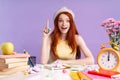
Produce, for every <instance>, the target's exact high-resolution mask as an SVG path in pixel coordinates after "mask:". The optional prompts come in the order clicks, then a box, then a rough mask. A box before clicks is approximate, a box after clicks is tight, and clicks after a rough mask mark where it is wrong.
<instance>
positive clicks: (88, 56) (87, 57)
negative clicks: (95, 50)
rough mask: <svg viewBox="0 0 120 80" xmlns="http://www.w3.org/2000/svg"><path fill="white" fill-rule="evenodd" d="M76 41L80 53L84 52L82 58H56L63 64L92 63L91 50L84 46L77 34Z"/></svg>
mask: <svg viewBox="0 0 120 80" xmlns="http://www.w3.org/2000/svg"><path fill="white" fill-rule="evenodd" d="M76 41H77V44H78V46H80V50H81V51H82V52H81V53H83V54H84V58H81V59H77V60H58V61H60V62H61V63H63V64H64V63H65V64H94V58H93V55H92V53H91V51H90V50H89V49H88V47H87V46H86V44H85V42H84V40H83V38H82V37H81V36H79V35H76Z"/></svg>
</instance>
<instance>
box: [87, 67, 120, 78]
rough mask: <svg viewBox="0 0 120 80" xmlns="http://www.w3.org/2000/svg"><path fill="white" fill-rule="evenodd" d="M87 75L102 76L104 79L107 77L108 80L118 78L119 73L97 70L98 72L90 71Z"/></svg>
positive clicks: (119, 76)
mask: <svg viewBox="0 0 120 80" xmlns="http://www.w3.org/2000/svg"><path fill="white" fill-rule="evenodd" d="M88 73H89V74H94V75H99V76H104V77H109V78H120V72H118V71H112V70H103V69H99V71H96V70H91V71H88Z"/></svg>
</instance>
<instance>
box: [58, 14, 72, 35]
mask: <svg viewBox="0 0 120 80" xmlns="http://www.w3.org/2000/svg"><path fill="white" fill-rule="evenodd" d="M58 28H59V30H60V32H61V33H62V34H66V33H67V32H68V30H69V28H70V19H69V17H68V16H67V15H65V14H61V15H60V16H59V18H58Z"/></svg>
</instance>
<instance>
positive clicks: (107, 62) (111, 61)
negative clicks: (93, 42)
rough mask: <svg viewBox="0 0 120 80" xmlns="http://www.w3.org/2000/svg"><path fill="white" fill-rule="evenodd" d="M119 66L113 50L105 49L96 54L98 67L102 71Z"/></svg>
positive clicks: (117, 57)
mask: <svg viewBox="0 0 120 80" xmlns="http://www.w3.org/2000/svg"><path fill="white" fill-rule="evenodd" d="M119 64H120V62H119V56H118V54H117V53H116V52H114V50H113V51H112V50H109V49H105V50H103V51H102V52H100V54H98V65H99V66H100V67H102V68H104V69H111V70H113V69H115V68H116V67H118V65H119Z"/></svg>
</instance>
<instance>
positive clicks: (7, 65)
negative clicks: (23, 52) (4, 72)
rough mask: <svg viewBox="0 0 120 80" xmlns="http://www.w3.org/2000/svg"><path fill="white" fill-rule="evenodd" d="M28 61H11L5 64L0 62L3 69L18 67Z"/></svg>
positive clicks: (0, 67)
mask: <svg viewBox="0 0 120 80" xmlns="http://www.w3.org/2000/svg"><path fill="white" fill-rule="evenodd" d="M27 63H28V62H26V61H25V62H17V63H9V64H4V63H0V70H1V69H5V68H13V67H17V66H22V65H26V64H27Z"/></svg>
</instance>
